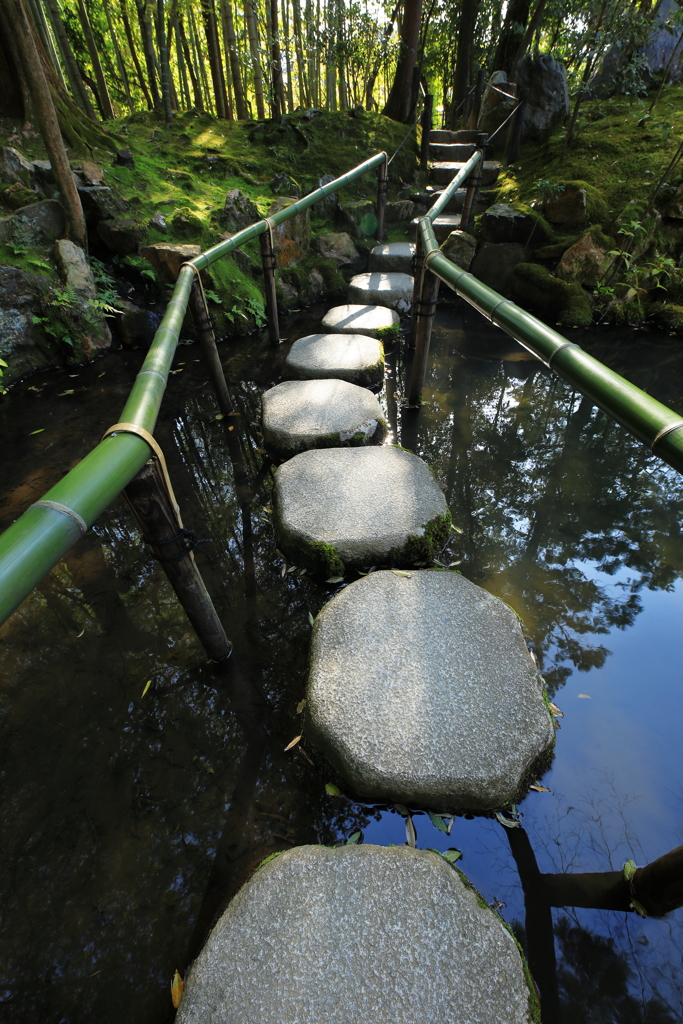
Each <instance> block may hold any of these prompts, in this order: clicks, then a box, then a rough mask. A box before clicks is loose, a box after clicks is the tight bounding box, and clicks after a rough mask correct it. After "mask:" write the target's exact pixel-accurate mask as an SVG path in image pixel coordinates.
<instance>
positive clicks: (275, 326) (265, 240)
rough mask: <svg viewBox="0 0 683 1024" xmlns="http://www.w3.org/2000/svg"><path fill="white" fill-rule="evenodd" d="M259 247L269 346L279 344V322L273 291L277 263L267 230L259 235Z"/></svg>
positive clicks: (275, 293)
mask: <svg viewBox="0 0 683 1024" xmlns="http://www.w3.org/2000/svg"><path fill="white" fill-rule="evenodd" d="M258 241H259V247H260V249H261V264H262V266H263V281H264V285H265V292H266V295H265V298H266V317H267V318H268V333H269V335H270V343H271V345H279V344H280V321H279V320H278V315H277V292H276V291H275V268H276V267H277V261H276V259H275V253H274V252H273V236H272V233H271V231H270V229H268V230H267V231H264V233H263V234H262V235H259V240H258Z"/></svg>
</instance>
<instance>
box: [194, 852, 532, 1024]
mask: <svg viewBox="0 0 683 1024" xmlns="http://www.w3.org/2000/svg"><path fill="white" fill-rule="evenodd" d="M532 1019H534V1020H538V1019H540V1018H539V1016H538V1001H537V999H536V995H535V992H533V993H532V992H531V991H530V987H529V985H528V984H527V981H526V977H525V970H524V962H523V960H522V956H521V954H520V952H519V948H518V947H517V944H516V943H515V940H514V939H513V937H512V935H511V933H510V932H509V931H508V930H507V928H506V927H505V926H504V924H503V922H502V921H501V919H500V918H499V917H498V915H497V914H496V913H495V911H493V910H491V908H490V907H488V906H487V905H486V904H485V903H484V901H483V900H482V899H481V897H479V895H478V893H477V892H476V891H475V890H474V889H473V888H471V887H470V886H469V885H467V884H466V883H465V880H464V879H463V878H462V877H461V875H460V873H459V872H458V871H457V870H456V869H455V868H453V867H451V865H450V864H449V863H448V862H447V861H446V860H445V858H444V857H442V856H441V855H440V854H438V853H434V852H432V851H429V850H414V849H409V848H408V847H382V846H371V845H364V846H342V847H340V848H339V849H336V850H333V849H327V848H326V847H323V846H299V847H295V848H294V849H293V850H287V851H286V852H285V853H281V854H280V855H279V856H276V857H275V858H274V859H272V860H269V861H267V862H266V863H264V864H263V866H262V867H260V868H259V869H258V870H257V871H256V872H255V874H254V875H252V877H251V878H250V879H249V881H248V882H247V883H246V885H244V886H243V887H242V888H241V889H240V890H239V892H238V893H237V895H236V896H235V897H234V898H233V900H232V901H231V903H230V904H229V905H228V908H227V910H226V911H225V912H224V913H223V915H222V917H221V918H220V919H219V921H218V924H217V925H216V926H215V928H214V929H213V931H212V932H211V934H210V935H209V938H208V940H207V943H206V945H205V947H204V949H203V950H202V952H201V953H200V954H199V956H198V957H197V960H196V961H195V963H194V964H193V966H192V968H191V969H190V971H189V974H188V976H187V979H186V981H185V988H184V991H183V997H182V1001H181V1003H180V1008H179V1010H178V1015H177V1017H176V1024H346V1022H348V1021H358V1022H360V1024H388V1022H391V1024H415V1022H416V1021H424V1022H426V1021H434V1022H437V1021H438V1022H439V1024H528V1022H530V1021H531V1020H532Z"/></svg>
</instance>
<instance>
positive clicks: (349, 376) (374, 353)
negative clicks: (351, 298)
mask: <svg viewBox="0 0 683 1024" xmlns="http://www.w3.org/2000/svg"><path fill="white" fill-rule="evenodd" d="M282 375H283V377H285V378H289V379H292V378H294V379H296V380H321V379H323V378H329V377H334V378H336V379H337V380H348V381H349V382H350V383H351V384H359V385H360V386H361V387H376V386H378V385H380V384H381V383H382V381H383V380H384V349H383V347H382V343H381V342H380V341H378V340H377V339H376V338H369V337H368V336H367V334H308V335H306V337H305V338H299V339H298V341H295V342H294V344H293V345H292V347H291V349H290V350H289V355H288V356H287V358H286V360H285V365H284V367H283V371H282Z"/></svg>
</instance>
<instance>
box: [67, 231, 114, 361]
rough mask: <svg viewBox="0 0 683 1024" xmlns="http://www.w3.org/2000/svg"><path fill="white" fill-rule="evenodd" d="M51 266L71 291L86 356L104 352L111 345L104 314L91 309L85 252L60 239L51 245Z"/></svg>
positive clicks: (91, 279)
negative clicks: (84, 329) (81, 325)
mask: <svg viewBox="0 0 683 1024" xmlns="http://www.w3.org/2000/svg"><path fill="white" fill-rule="evenodd" d="M55 263H56V264H57V267H58V269H59V273H60V276H61V278H62V280H63V281H64V282H65V284H67V285H69V287H71V288H72V289H73V291H74V293H75V295H76V298H77V299H78V303H79V306H80V311H81V314H82V315H84V317H85V320H86V321H87V324H88V327H87V337H88V342H87V351H88V356H89V357H92V356H93V355H95V354H96V353H98V352H103V351H105V350H106V349H108V348H109V346H110V345H111V331H110V329H109V324H108V323H107V319H106V317H105V316H104V314H103V313H102V312H101V311H99V310H96V309H93V308H92V305H91V303H93V302H94V301H95V300H96V299H97V288H96V287H95V278H94V277H93V272H92V269H91V267H90V263H89V262H88V257H87V256H86V254H85V251H84V250H83V249H81V248H80V247H79V246H78V245H74V243H73V242H71V241H70V240H69V239H68V238H60V239H59V240H58V241H57V242H55Z"/></svg>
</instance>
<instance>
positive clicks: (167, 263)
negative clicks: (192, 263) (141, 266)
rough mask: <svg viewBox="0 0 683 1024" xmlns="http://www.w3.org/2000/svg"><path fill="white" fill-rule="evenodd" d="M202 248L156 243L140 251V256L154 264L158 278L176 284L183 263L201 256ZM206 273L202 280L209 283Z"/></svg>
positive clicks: (166, 282) (203, 274) (203, 273)
mask: <svg viewBox="0 0 683 1024" xmlns="http://www.w3.org/2000/svg"><path fill="white" fill-rule="evenodd" d="M201 252H202V249H201V246H199V245H183V244H179V243H177V244H176V243H173V242H156V243H155V244H154V245H146V246H144V248H142V249H140V255H141V256H144V257H145V259H146V260H149V262H150V263H151V264H152V266H153V267H154V269H155V270H156V272H157V276H158V278H159V280H160V281H162V282H163V283H164V284H175V283H176V281H177V280H178V274H179V273H180V268H181V266H182V265H183V263H187V261H188V260H193V259H194V258H195V257H196V256H201ZM205 274H206V272H205V271H203V272H202V280H203V281H207V280H208V278H207V277H206V276H205Z"/></svg>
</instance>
